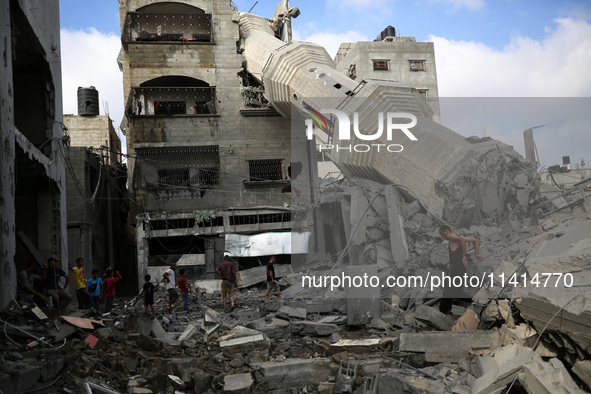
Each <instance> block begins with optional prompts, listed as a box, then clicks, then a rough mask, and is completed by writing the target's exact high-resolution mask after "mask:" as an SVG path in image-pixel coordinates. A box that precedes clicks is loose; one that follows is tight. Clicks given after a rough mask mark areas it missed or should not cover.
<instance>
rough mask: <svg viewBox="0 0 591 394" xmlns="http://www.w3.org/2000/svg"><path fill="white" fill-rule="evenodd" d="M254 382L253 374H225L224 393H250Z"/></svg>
mask: <svg viewBox="0 0 591 394" xmlns="http://www.w3.org/2000/svg"><path fill="white" fill-rule="evenodd" d="M253 383H254V379H253V378H252V374H251V373H250V372H248V373H239V374H235V375H226V376H224V391H223V392H224V393H237V394H248V393H251V387H252V385H253Z"/></svg>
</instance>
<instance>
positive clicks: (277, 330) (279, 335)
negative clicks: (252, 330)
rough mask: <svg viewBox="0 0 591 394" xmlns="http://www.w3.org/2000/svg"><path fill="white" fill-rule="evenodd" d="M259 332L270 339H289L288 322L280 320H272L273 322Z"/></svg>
mask: <svg viewBox="0 0 591 394" xmlns="http://www.w3.org/2000/svg"><path fill="white" fill-rule="evenodd" d="M259 331H261V332H262V333H264V334H265V335H266V336H267V337H269V338H270V339H289V338H290V336H291V333H290V330H289V322H287V321H285V320H282V319H273V321H272V322H271V323H269V324H267V325H265V326H264V327H263V328H261V329H260V330H259Z"/></svg>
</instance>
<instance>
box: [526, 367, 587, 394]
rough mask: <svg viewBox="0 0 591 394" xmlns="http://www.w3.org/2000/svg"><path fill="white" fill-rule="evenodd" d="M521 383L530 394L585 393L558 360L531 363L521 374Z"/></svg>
mask: <svg viewBox="0 0 591 394" xmlns="http://www.w3.org/2000/svg"><path fill="white" fill-rule="evenodd" d="M519 381H520V382H521V383H522V384H523V387H524V388H525V389H526V390H527V391H528V392H529V393H536V394H538V393H542V394H554V393H565V394H566V393H573V394H574V393H577V394H579V393H580V394H582V393H584V391H583V390H580V389H579V388H578V387H577V385H576V383H575V382H574V380H573V378H572V377H571V376H570V374H569V373H568V371H567V370H566V368H565V367H564V365H563V364H562V362H560V360H559V359H557V358H553V359H551V360H550V361H549V362H544V361H542V359H535V360H532V361H530V362H529V363H527V364H526V365H524V367H523V370H522V371H521V373H520V374H519Z"/></svg>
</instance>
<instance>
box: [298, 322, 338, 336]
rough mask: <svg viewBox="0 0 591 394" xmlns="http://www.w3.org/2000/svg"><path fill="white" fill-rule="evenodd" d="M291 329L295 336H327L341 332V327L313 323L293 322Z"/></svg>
mask: <svg viewBox="0 0 591 394" xmlns="http://www.w3.org/2000/svg"><path fill="white" fill-rule="evenodd" d="M289 329H290V331H291V332H292V333H294V334H300V335H312V336H319V337H323V336H327V335H331V334H333V333H335V332H337V331H339V327H338V326H336V325H334V324H327V323H317V322H312V321H305V320H304V321H294V322H291V324H290V326H289Z"/></svg>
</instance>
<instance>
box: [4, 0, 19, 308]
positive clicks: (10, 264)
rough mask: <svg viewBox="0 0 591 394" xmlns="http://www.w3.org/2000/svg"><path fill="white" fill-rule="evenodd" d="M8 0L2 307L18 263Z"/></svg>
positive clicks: (12, 286)
mask: <svg viewBox="0 0 591 394" xmlns="http://www.w3.org/2000/svg"><path fill="white" fill-rule="evenodd" d="M9 3H10V2H8V1H3V2H0V32H1V33H0V52H2V53H4V59H9V61H8V62H5V61H2V62H0V97H2V100H0V138H1V141H2V150H0V221H1V222H2V223H1V226H2V229H1V230H0V231H2V237H0V238H2V240H0V255H1V256H2V267H0V283H2V286H1V289H2V290H1V291H0V307H1V309H4V308H6V307H7V306H8V304H9V302H10V300H11V296H10V292H12V293H13V294H15V295H16V267H15V266H14V254H15V247H16V235H15V216H16V211H15V206H14V191H15V175H14V162H15V153H14V143H15V142H14V138H15V136H14V117H13V113H12V108H13V106H14V99H13V93H12V92H14V88H13V86H12V62H11V61H10V59H12V47H11V43H12V39H11V35H10V6H9Z"/></svg>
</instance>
